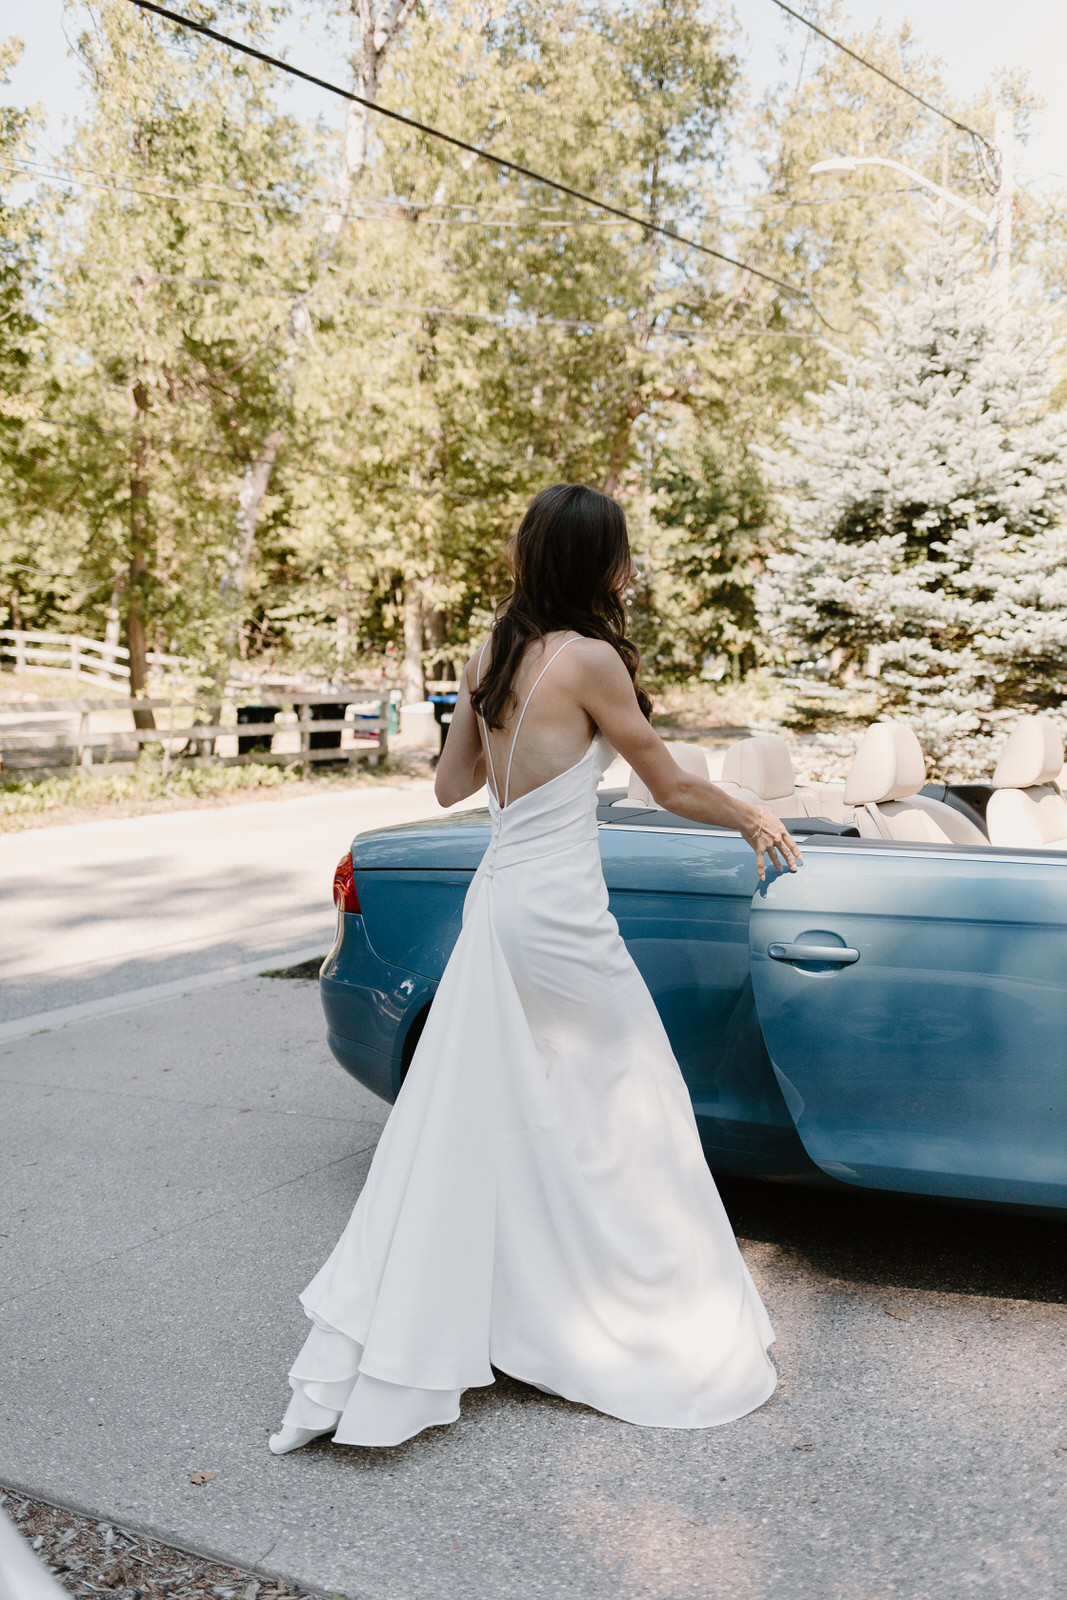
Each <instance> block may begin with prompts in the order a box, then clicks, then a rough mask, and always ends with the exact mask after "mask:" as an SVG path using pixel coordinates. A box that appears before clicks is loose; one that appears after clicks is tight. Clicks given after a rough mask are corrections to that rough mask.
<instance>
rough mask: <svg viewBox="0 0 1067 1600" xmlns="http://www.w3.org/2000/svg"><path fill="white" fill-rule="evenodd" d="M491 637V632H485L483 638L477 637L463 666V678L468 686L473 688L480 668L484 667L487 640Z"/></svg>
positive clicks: (487, 650)
mask: <svg viewBox="0 0 1067 1600" xmlns="http://www.w3.org/2000/svg"><path fill="white" fill-rule="evenodd" d="M492 637H493V635H492V634H491V633H487V634H486V636H485V638H484V639H479V640H478V641H477V643H476V644H475V646H474V649H473V651H472V652H471V656H470V659H469V660H468V662H467V665H466V666H465V667H464V668H463V678H464V679H465V681H466V683H467V686H468V688H471V689H473V688H474V686H475V684H476V683H477V682H478V678H479V676H480V669H481V668H482V667H484V665H485V660H486V657H487V656H488V654H489V641H490V640H491V639H492Z"/></svg>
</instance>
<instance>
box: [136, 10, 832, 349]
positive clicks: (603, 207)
mask: <svg viewBox="0 0 1067 1600" xmlns="http://www.w3.org/2000/svg"><path fill="white" fill-rule="evenodd" d="M130 3H131V4H132V5H135V6H137V7H138V9H139V10H141V11H149V12H151V13H152V14H153V15H154V16H157V17H162V18H163V19H164V21H166V22H172V23H175V24H176V25H177V26H178V27H180V28H189V29H190V30H191V31H192V32H193V33H199V34H201V35H202V36H203V37H204V38H205V39H213V40H214V41H215V43H216V44H221V45H225V46H226V48H227V49H229V50H237V51H239V52H240V53H241V54H242V55H246V56H252V57H253V59H254V60H256V61H262V62H264V63H265V64H266V65H267V66H268V67H274V68H275V69H276V70H277V71H278V72H284V73H287V74H288V75H289V76H290V77H292V78H302V79H303V81H304V82H305V83H311V84H314V86H315V87H316V88H317V89H325V90H326V91H327V93H328V94H336V95H339V96H340V97H341V99H342V100H348V101H351V102H352V103H353V104H354V105H359V106H365V107H366V109H367V110H368V111H372V112H374V113H375V115H377V116H379V117H385V118H387V119H388V120H389V121H391V122H399V123H400V124H401V125H402V126H403V127H405V128H413V129H414V130H415V132H416V133H423V134H426V135H427V136H428V137H429V138H431V139H439V140H441V141H442V143H444V144H450V145H452V146H453V147H454V148H455V149H457V150H463V151H465V152H466V154H468V155H473V156H477V157H478V159H479V160H481V161H488V162H489V163H490V164H491V165H492V166H494V167H497V168H499V170H500V171H502V172H509V173H515V174H517V175H518V176H519V177H523V178H529V179H531V181H532V182H534V183H540V184H543V185H544V186H545V187H546V188H549V189H555V190H556V192H557V193H558V194H565V195H568V196H569V197H570V199H572V200H579V201H581V202H582V204H583V205H587V206H593V207H595V208H596V209H597V210H598V211H605V212H607V213H608V214H609V215H610V216H613V217H618V218H619V219H620V221H622V222H629V223H633V224H634V225H635V226H636V227H638V228H643V229H644V231H645V232H646V233H654V234H658V235H659V236H660V237H661V238H663V239H670V240H671V241H672V242H673V243H674V244H680V245H684V246H685V248H686V249H687V250H697V251H699V252H700V253H701V254H702V255H706V256H711V257H712V258H713V259H714V260H716V261H722V262H724V263H725V264H726V265H727V266H730V267H737V268H738V270H739V271H741V272H745V273H749V274H750V275H751V276H752V277H754V278H759V279H761V280H762V281H763V282H764V283H769V284H772V285H773V286H774V288H776V289H781V290H782V292H783V293H784V294H787V295H790V296H791V297H792V298H793V299H796V300H803V301H804V302H806V304H807V305H809V306H810V307H811V309H812V311H813V312H814V313H815V315H816V316H817V317H818V318H819V321H820V322H822V323H824V325H825V326H827V327H831V326H832V324H831V323H829V322H827V320H826V318H825V317H824V316H823V315H822V313H821V311H820V310H819V308H818V307H817V306H816V304H815V302H814V300H813V299H812V297H811V295H810V294H809V293H808V291H807V290H806V289H801V288H799V287H798V286H797V285H796V284H792V283H787V282H786V281H785V279H784V278H776V277H774V275H773V274H772V273H769V272H763V271H762V270H761V269H760V268H759V267H753V266H749V265H747V264H746V263H745V262H744V261H738V260H737V258H736V257H735V256H728V255H724V254H723V252H722V251H721V250H713V249H712V247H711V246H710V245H707V244H702V243H701V242H700V240H699V239H693V238H691V237H689V236H688V235H686V234H682V233H676V232H675V230H674V229H673V228H667V227H664V226H663V225H662V224H661V223H658V222H653V221H651V219H650V218H648V217H642V216H639V215H638V214H637V213H635V212H633V211H626V210H624V209H623V207H621V206H613V205H611V204H610V202H609V201H607V200H599V199H597V198H596V197H595V196H594V195H590V194H585V193H584V192H583V191H582V190H581V189H575V188H572V186H571V185H570V184H567V183H561V182H560V180H559V179H558V178H549V177H546V176H545V174H544V173H543V172H535V171H534V170H533V168H532V167H525V166H522V165H521V164H520V163H519V162H517V161H511V160H508V159H507V158H506V157H504V156H498V155H494V154H493V152H492V151H490V150H485V149H483V148H482V147H481V145H476V144H471V143H470V142H469V141H468V140H466V139H459V138H457V137H456V136H455V134H451V133H445V132H444V130H443V129H442V128H435V127H433V126H431V124H430V123H428V122H420V121H419V119H418V118H417V117H409V116H406V115H405V114H404V113H403V112H402V111H394V110H392V109H391V108H390V107H389V106H383V105H379V104H378V103H377V102H376V101H374V100H367V99H366V98H364V96H363V95H358V94H355V93H354V92H353V91H352V90H351V89H343V88H341V86H340V85H339V84H336V83H330V82H329V80H328V79H326V78H318V77H316V76H315V75H314V74H313V73H311V72H305V71H304V70H303V69H302V68H301V67H294V66H291V65H290V63H289V62H287V61H282V60H281V59H280V58H279V57H278V56H272V55H268V54H267V52H266V51H265V50H257V49H256V48H255V46H254V45H250V44H245V43H244V42H243V41H242V40H240V39H233V38H231V37H230V36H229V35H228V34H225V33H219V32H218V31H217V30H216V29H215V28H209V27H208V26H207V25H206V24H205V23H203V22H194V21H193V19H192V17H186V16H183V15H182V13H181V12H179V11H170V10H168V9H167V7H166V6H160V5H155V4H154V3H153V0H130Z"/></svg>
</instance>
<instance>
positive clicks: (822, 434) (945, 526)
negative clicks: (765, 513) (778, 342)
mask: <svg viewBox="0 0 1067 1600" xmlns="http://www.w3.org/2000/svg"><path fill="white" fill-rule="evenodd" d="M976 255H977V252H975V251H974V250H973V248H971V247H969V246H968V245H967V244H966V242H964V241H962V240H960V239H959V238H957V237H955V236H954V235H952V234H947V235H942V234H941V233H940V231H939V229H938V226H937V221H936V219H931V221H930V222H929V223H928V225H927V228H926V231H925V235H924V237H923V239H922V242H921V246H920V250H919V254H918V256H917V259H916V260H915V262H914V263H913V264H912V265H911V266H910V267H909V269H908V280H907V287H906V288H902V289H895V290H893V291H891V292H890V293H888V294H886V295H885V296H883V297H881V299H880V300H879V301H878V302H876V304H875V307H874V309H875V311H876V313H877V316H878V321H879V324H880V332H879V334H878V335H876V336H872V337H871V339H870V341H869V343H868V345H867V348H866V349H865V350H864V352H863V353H862V354H861V355H859V356H857V357H852V358H849V359H847V360H846V361H845V363H844V381H843V382H841V383H834V384H832V385H831V386H830V387H829V388H828V389H827V390H826V392H825V393H824V394H822V395H820V396H818V397H817V398H816V400H815V402H814V405H815V416H814V418H813V419H812V420H810V421H806V420H798V421H797V422H795V423H794V424H793V425H792V426H791V427H790V428H789V429H788V434H787V437H788V444H787V446H786V447H785V448H783V449H778V450H768V451H766V452H765V461H766V464H767V468H768V471H769V473H770V474H771V476H772V479H773V480H774V481H775V483H776V484H777V486H778V487H779V488H780V490H781V493H782V504H783V508H784V510H785V513H786V517H787V521H788V524H789V526H790V528H791V530H792V541H791V546H790V549H789V551H788V553H784V554H781V555H778V556H776V557H774V558H772V559H771V561H770V563H769V566H770V576H769V579H768V581H767V584H766V587H765V596H764V600H765V606H766V611H767V616H768V622H769V626H770V627H771V629H772V630H773V632H774V633H775V634H776V636H777V637H778V639H779V640H780V641H781V642H782V643H784V644H786V645H791V646H792V647H793V648H794V649H803V650H805V651H812V650H813V651H816V652H819V653H822V654H824V655H826V656H827V657H829V658H830V659H831V661H832V662H833V664H834V667H835V676H836V678H837V679H838V681H841V680H842V679H844V678H845V677H846V676H847V675H848V674H849V672H850V671H855V670H857V669H858V670H867V671H869V672H870V673H871V674H872V677H873V681H874V684H875V693H876V698H877V702H878V705H879V708H880V709H882V710H885V711H893V712H895V713H898V714H904V715H906V716H907V717H908V719H909V720H910V721H912V722H913V724H914V725H915V726H916V729H917V731H919V733H920V735H921V737H923V739H924V741H925V744H926V747H927V750H928V753H929V754H930V755H931V756H932V757H933V759H934V761H935V762H936V763H937V764H938V765H939V766H940V767H941V768H942V769H945V768H946V766H948V765H954V766H955V767H956V768H957V769H959V767H960V766H961V765H964V764H971V765H973V764H975V763H977V764H978V765H979V767H980V765H981V763H982V762H984V761H986V760H988V736H989V735H990V734H991V731H992V729H993V728H994V727H995V726H996V722H997V713H998V712H999V711H1001V710H1005V709H1008V708H1012V707H1014V708H1018V707H1020V706H1021V705H1024V704H1027V703H1033V702H1034V701H1036V702H1037V703H1039V704H1046V705H1047V704H1049V703H1053V699H1054V702H1055V703H1058V701H1059V700H1060V699H1062V687H1061V686H1060V685H1061V684H1062V671H1063V668H1064V666H1067V620H1065V618H1064V615H1063V613H1062V611H1058V610H1057V604H1058V601H1054V602H1053V605H1051V606H1048V605H1047V604H1045V603H1041V605H1040V610H1041V612H1042V613H1043V614H1042V615H1038V614H1037V612H1036V610H1035V607H1034V599H1035V595H1034V590H1035V587H1036V582H1035V579H1036V572H1037V570H1038V569H1039V567H1040V564H1041V563H1042V562H1045V563H1048V562H1049V561H1052V560H1054V559H1055V560H1056V562H1057V564H1058V563H1060V562H1062V560H1063V557H1064V555H1065V553H1067V544H1065V538H1064V534H1063V532H1062V531H1061V530H1060V528H1059V523H1060V520H1061V518H1062V517H1063V515H1064V513H1065V511H1067V416H1065V414H1063V413H1060V412H1056V411H1052V410H1050V405H1049V401H1050V396H1051V394H1052V391H1053V388H1054V385H1055V382H1056V375H1055V372H1054V371H1053V370H1052V368H1051V366H1050V363H1049V360H1048V349H1047V341H1046V338H1045V334H1044V331H1043V329H1042V327H1041V323H1040V319H1038V318H1036V317H1034V316H1033V315H1032V313H1030V312H1029V311H1028V310H1024V309H1022V308H1020V309H1019V310H1017V311H1015V312H1013V313H1011V314H1009V315H1007V316H1004V315H1002V314H1001V312H1000V309H999V306H998V303H997V298H996V295H995V293H994V291H993V288H992V286H991V284H990V281H989V279H988V277H987V276H986V273H985V266H984V263H983V262H979V261H978V260H977V259H976ZM1057 680H1059V681H1058V682H1057Z"/></svg>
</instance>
